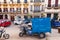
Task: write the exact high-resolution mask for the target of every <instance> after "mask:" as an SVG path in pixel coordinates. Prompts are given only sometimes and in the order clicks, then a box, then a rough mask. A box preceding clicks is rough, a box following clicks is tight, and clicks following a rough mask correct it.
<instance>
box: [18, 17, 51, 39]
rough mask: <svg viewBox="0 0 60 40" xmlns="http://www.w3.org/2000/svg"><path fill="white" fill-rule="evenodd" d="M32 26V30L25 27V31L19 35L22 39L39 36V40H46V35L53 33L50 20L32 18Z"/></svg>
mask: <svg viewBox="0 0 60 40" xmlns="http://www.w3.org/2000/svg"><path fill="white" fill-rule="evenodd" d="M31 22H32V26H30V25H29V27H31V28H30V29H29V28H28V27H25V26H24V27H23V31H22V32H20V33H19V36H20V37H22V36H23V35H26V34H27V35H30V36H32V35H34V34H37V35H38V36H39V38H45V37H46V35H45V33H47V32H50V33H51V23H50V18H32V20H31Z"/></svg>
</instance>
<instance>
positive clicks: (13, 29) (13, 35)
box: [0, 24, 60, 40]
mask: <svg viewBox="0 0 60 40" xmlns="http://www.w3.org/2000/svg"><path fill="white" fill-rule="evenodd" d="M19 27H20V26H19V25H14V24H12V25H11V26H10V27H7V28H5V29H6V33H8V34H10V38H9V39H4V38H3V37H2V38H0V40H46V38H47V40H60V34H59V33H58V30H57V29H52V33H51V34H46V35H47V37H46V38H44V39H39V38H38V37H35V36H24V37H19V32H20V28H19Z"/></svg>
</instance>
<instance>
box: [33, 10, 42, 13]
mask: <svg viewBox="0 0 60 40" xmlns="http://www.w3.org/2000/svg"><path fill="white" fill-rule="evenodd" d="M33 12H34V13H35V12H41V11H40V10H38V11H37V10H34V11H33Z"/></svg>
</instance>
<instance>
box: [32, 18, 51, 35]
mask: <svg viewBox="0 0 60 40" xmlns="http://www.w3.org/2000/svg"><path fill="white" fill-rule="evenodd" d="M41 32H43V33H46V32H51V23H50V18H33V19H32V33H33V34H34V33H41Z"/></svg>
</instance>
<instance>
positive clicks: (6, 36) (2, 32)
mask: <svg viewBox="0 0 60 40" xmlns="http://www.w3.org/2000/svg"><path fill="white" fill-rule="evenodd" d="M1 37H3V38H5V39H9V37H10V35H9V34H6V31H5V30H2V31H0V38H1Z"/></svg>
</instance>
